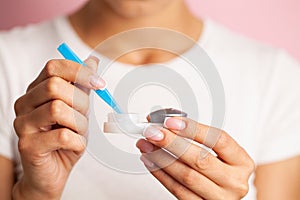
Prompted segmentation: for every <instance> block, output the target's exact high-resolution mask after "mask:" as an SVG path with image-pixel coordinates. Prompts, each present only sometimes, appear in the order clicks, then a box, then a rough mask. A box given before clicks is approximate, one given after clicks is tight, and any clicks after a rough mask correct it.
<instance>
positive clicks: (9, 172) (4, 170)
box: [0, 156, 14, 200]
mask: <svg viewBox="0 0 300 200" xmlns="http://www.w3.org/2000/svg"><path fill="white" fill-rule="evenodd" d="M0 172H1V173H0V199H2V200H10V199H11V191H12V187H13V184H14V173H13V162H12V161H11V160H9V159H7V158H5V157H3V156H0Z"/></svg>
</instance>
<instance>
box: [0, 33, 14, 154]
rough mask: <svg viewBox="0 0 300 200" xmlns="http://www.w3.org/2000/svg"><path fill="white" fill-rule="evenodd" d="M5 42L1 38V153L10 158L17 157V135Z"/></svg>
mask: <svg viewBox="0 0 300 200" xmlns="http://www.w3.org/2000/svg"><path fill="white" fill-rule="evenodd" d="M0 35H1V34H0ZM3 46H4V44H3V42H2V40H1V39H0V75H1V78H0V117H1V118H0V119H1V125H0V155H1V156H4V157H6V158H8V159H11V160H15V159H16V158H15V157H16V156H15V155H16V154H15V153H16V136H15V134H14V129H13V118H14V111H13V95H12V93H11V90H12V89H13V87H12V86H11V85H10V84H9V82H10V80H9V79H10V77H9V73H10V72H9V67H8V66H7V63H6V62H5V59H4V57H5V52H4V51H3Z"/></svg>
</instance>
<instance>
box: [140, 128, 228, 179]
mask: <svg viewBox="0 0 300 200" xmlns="http://www.w3.org/2000/svg"><path fill="white" fill-rule="evenodd" d="M164 141H165V144H164V143H159V145H163V146H160V147H161V148H165V149H166V150H168V151H169V152H171V153H172V154H173V155H174V156H176V157H177V159H178V160H180V161H181V162H183V163H185V164H186V165H188V166H190V167H191V168H192V169H194V170H196V171H197V172H199V173H201V174H203V175H204V176H206V177H207V178H208V179H210V180H211V181H213V182H215V183H216V184H218V185H226V184H227V182H228V178H227V175H228V174H230V173H231V172H232V168H231V167H230V166H229V165H227V164H225V163H223V162H221V161H220V160H219V159H218V158H216V157H215V156H213V155H212V154H210V153H208V154H207V155H206V156H204V157H203V156H202V155H201V151H204V149H201V148H200V147H198V146H196V145H194V144H191V143H190V142H188V141H187V140H185V139H183V138H182V137H179V136H176V135H174V134H173V133H170V134H166V136H165V139H164ZM137 147H138V148H139V149H141V150H142V152H144V153H149V152H152V151H154V150H155V146H154V145H152V144H151V143H150V142H148V141H146V140H140V141H138V143H137ZM166 164H168V163H166Z"/></svg>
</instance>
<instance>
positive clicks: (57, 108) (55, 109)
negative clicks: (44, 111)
mask: <svg viewBox="0 0 300 200" xmlns="http://www.w3.org/2000/svg"><path fill="white" fill-rule="evenodd" d="M63 106H64V103H63V102H62V101H61V100H54V101H52V102H51V104H50V111H49V112H50V115H51V116H52V117H53V118H54V119H56V118H57V117H59V116H60V115H61V114H62V112H63Z"/></svg>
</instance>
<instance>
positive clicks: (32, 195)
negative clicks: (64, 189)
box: [12, 180, 60, 200]
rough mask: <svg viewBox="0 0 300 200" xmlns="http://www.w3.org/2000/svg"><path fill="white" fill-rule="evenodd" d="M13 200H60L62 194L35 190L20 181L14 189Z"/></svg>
mask: <svg viewBox="0 0 300 200" xmlns="http://www.w3.org/2000/svg"><path fill="white" fill-rule="evenodd" d="M12 199H13V200H19V199H20V200H27V199H28V200H40V199H47V200H58V199H60V194H57V195H56V194H49V193H44V192H41V191H38V190H35V189H34V188H32V187H30V186H29V185H28V184H26V183H25V182H24V181H22V180H20V181H18V182H17V183H16V184H15V185H14V188H13V191H12Z"/></svg>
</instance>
